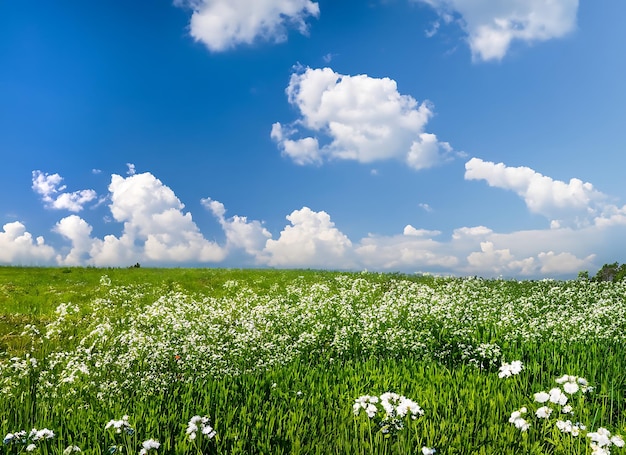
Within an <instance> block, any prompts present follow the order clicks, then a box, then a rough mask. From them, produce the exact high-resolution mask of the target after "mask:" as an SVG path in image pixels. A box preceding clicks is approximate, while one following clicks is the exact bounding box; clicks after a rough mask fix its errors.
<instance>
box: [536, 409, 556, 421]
mask: <svg viewBox="0 0 626 455" xmlns="http://www.w3.org/2000/svg"><path fill="white" fill-rule="evenodd" d="M550 414H552V409H551V408H549V407H548V406H542V407H540V408H539V409H537V411H535V415H536V416H537V418H538V419H547V418H548V417H550Z"/></svg>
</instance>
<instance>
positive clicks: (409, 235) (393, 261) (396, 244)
mask: <svg viewBox="0 0 626 455" xmlns="http://www.w3.org/2000/svg"><path fill="white" fill-rule="evenodd" d="M439 235H440V232H439V231H428V230H424V229H416V228H414V227H413V226H411V225H408V226H406V227H405V228H404V231H403V234H402V235H395V236H373V235H370V236H368V237H365V238H363V239H361V241H360V242H359V243H358V245H356V247H355V253H356V255H357V257H358V258H359V262H360V263H361V264H363V265H364V266H365V267H367V268H368V269H374V270H388V271H389V270H390V271H407V270H412V271H414V272H417V271H423V270H433V269H434V270H439V271H443V270H447V271H448V273H452V270H454V269H455V268H456V267H457V266H458V264H459V259H458V258H457V257H455V256H454V255H453V254H449V253H448V251H446V245H445V243H443V242H440V241H437V240H435V239H434V237H437V236H439Z"/></svg>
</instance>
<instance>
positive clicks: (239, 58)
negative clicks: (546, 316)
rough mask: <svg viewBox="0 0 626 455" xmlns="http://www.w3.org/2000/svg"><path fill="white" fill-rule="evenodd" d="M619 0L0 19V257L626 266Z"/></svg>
mask: <svg viewBox="0 0 626 455" xmlns="http://www.w3.org/2000/svg"><path fill="white" fill-rule="evenodd" d="M624 14H626V4H625V3H624V2H622V1H619V0H607V1H605V2H601V4H597V5H596V4H595V3H592V2H580V3H579V2H578V1H576V0H551V1H548V0H533V1H527V0H506V1H477V0H369V1H367V2H364V1H356V0H342V1H341V2H337V1H330V0H318V1H314V0H254V1H252V0H174V1H172V0H168V1H165V0H151V1H147V0H138V1H134V2H128V1H122V0H109V1H107V2H83V1H78V0H61V1H58V2H54V4H52V3H49V2H35V3H34V4H33V3H32V2H31V3H25V2H17V1H8V2H2V3H0V157H1V159H2V164H1V165H0V194H1V195H2V196H1V197H0V264H10V265H63V266H65V265H95V266H122V267H124V266H128V265H132V264H134V263H136V262H139V263H141V264H142V265H143V266H177V267H184V266H194V267H196V266H208V267H276V268H292V267H296V268H325V269H342V270H344V269H345V270H364V269H367V270H372V271H374V270H376V271H401V272H408V273H413V272H421V273H435V274H453V275H479V276H485V277H493V276H504V277H516V278H540V277H554V278H571V277H575V276H576V275H577V273H578V271H580V270H589V271H590V272H591V273H595V271H596V270H597V269H598V268H599V267H600V266H602V264H604V263H608V262H614V261H618V262H625V261H626V242H624V241H623V239H624V237H625V234H626V205H625V204H626V186H625V185H624V178H623V173H624V169H626V153H624V152H625V151H626V136H625V135H624V134H623V129H624V120H625V118H626V117H625V112H624V106H626V86H625V84H624V77H623V75H624V74H626V60H625V59H624V58H623V49H622V47H623V43H624V42H626V28H624V27H623V26H622V23H621V18H623V17H624Z"/></svg>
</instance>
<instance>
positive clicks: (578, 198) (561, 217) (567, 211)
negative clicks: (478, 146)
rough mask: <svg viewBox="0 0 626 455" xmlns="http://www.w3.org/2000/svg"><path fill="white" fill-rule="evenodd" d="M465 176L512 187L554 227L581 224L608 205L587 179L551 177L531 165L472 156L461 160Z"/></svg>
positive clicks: (600, 212)
mask: <svg viewBox="0 0 626 455" xmlns="http://www.w3.org/2000/svg"><path fill="white" fill-rule="evenodd" d="M465 179H467V180H485V181H486V182H487V184H489V186H492V187H496V188H502V189H506V190H510V191H514V192H515V193H517V194H518V195H519V196H521V197H522V198H523V199H524V202H525V203H526V206H527V207H528V209H529V210H530V211H531V212H533V213H537V214H540V215H543V216H545V217H547V218H548V219H550V220H553V221H555V222H553V226H554V227H557V228H558V227H565V226H567V225H575V226H582V225H585V224H589V223H591V222H593V219H594V218H596V217H602V214H603V213H604V212H605V211H606V210H609V209H610V206H609V205H608V204H607V203H606V199H607V197H606V195H604V194H603V193H601V192H600V191H598V190H596V189H595V188H594V187H593V185H592V184H591V183H588V182H583V181H582V180H579V179H576V178H572V179H570V181H569V182H563V181H560V180H553V179H552V178H550V177H547V176H544V175H542V174H540V173H538V172H536V171H534V170H533V169H531V168H528V167H525V166H520V167H509V166H506V165H505V164H504V163H497V164H496V163H493V162H490V161H483V160H481V159H479V158H472V159H471V160H469V161H468V162H467V163H466V164H465Z"/></svg>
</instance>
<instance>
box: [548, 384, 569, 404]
mask: <svg viewBox="0 0 626 455" xmlns="http://www.w3.org/2000/svg"><path fill="white" fill-rule="evenodd" d="M548 393H549V394H550V402H551V403H554V404H560V405H561V406H564V405H565V403H567V395H565V394H564V393H563V391H562V390H561V389H560V388H559V387H555V388H553V389H551V390H550V392H548Z"/></svg>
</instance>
